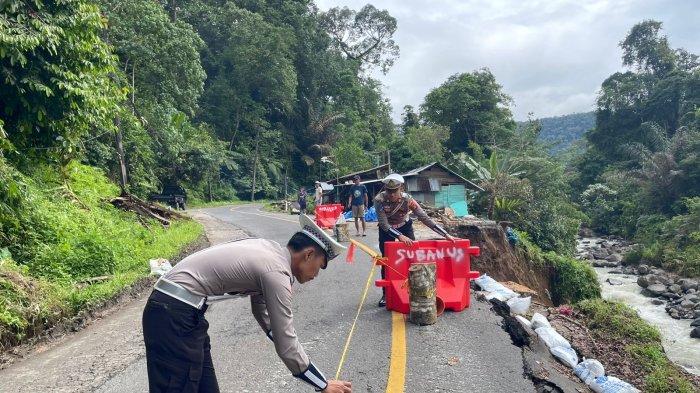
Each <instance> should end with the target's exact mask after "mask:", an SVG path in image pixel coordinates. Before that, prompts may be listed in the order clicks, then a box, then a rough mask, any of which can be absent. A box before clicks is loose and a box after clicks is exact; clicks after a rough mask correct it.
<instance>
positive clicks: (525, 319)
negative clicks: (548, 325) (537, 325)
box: [515, 315, 532, 329]
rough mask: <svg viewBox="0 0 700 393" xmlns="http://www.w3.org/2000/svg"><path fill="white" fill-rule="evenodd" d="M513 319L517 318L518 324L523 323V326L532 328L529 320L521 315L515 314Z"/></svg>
mask: <svg viewBox="0 0 700 393" xmlns="http://www.w3.org/2000/svg"><path fill="white" fill-rule="evenodd" d="M515 319H517V320H518V322H520V324H521V325H523V327H526V328H528V329H532V324H531V323H530V321H528V320H527V318H525V317H523V316H521V315H516V316H515Z"/></svg>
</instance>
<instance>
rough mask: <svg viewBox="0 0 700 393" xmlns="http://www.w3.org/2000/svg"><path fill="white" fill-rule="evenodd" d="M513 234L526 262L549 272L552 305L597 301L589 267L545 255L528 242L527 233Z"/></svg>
mask: <svg viewBox="0 0 700 393" xmlns="http://www.w3.org/2000/svg"><path fill="white" fill-rule="evenodd" d="M516 232H517V234H518V238H519V244H518V245H519V246H520V247H521V248H522V249H523V251H524V252H525V254H526V255H527V259H528V260H529V261H531V262H532V263H534V264H535V265H537V266H545V267H548V268H550V269H551V275H550V285H551V289H552V294H551V295H552V302H554V304H555V305H559V304H565V303H576V302H578V301H581V300H586V299H598V298H600V284H599V283H598V278H597V276H596V273H595V270H593V268H592V267H591V266H590V265H589V264H588V263H586V262H584V261H580V260H578V259H575V258H572V257H569V256H566V255H561V254H557V253H555V252H554V251H549V252H544V251H542V249H540V248H539V247H538V246H537V245H536V244H534V243H533V242H532V241H531V240H530V239H529V237H528V235H527V233H525V232H521V231H516Z"/></svg>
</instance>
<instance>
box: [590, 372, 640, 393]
mask: <svg viewBox="0 0 700 393" xmlns="http://www.w3.org/2000/svg"><path fill="white" fill-rule="evenodd" d="M588 387H589V388H591V390H593V391H594V392H596V393H640V392H641V391H640V390H639V389H637V388H635V387H634V386H632V385H631V384H629V383H627V382H625V381H623V380H621V379H619V378H615V377H607V376H605V375H604V376H602V377H598V378H596V379H595V381H593V383H592V384H590V385H588Z"/></svg>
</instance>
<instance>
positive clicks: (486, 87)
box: [420, 69, 515, 152]
mask: <svg viewBox="0 0 700 393" xmlns="http://www.w3.org/2000/svg"><path fill="white" fill-rule="evenodd" d="M510 102H511V99H510V97H508V96H507V95H506V94H505V93H503V92H502V91H501V86H500V85H499V84H498V83H497V82H496V78H495V77H494V76H493V74H492V73H491V71H489V70H488V69H482V70H479V71H474V72H472V73H463V74H455V75H452V76H451V77H449V78H448V79H447V81H446V82H445V83H443V84H442V85H440V86H439V87H437V88H435V89H433V90H431V91H430V93H428V95H427V96H425V100H424V102H423V104H422V105H421V107H420V108H421V118H422V119H423V120H424V121H425V122H426V123H427V124H434V125H441V126H444V127H448V128H449V129H450V138H449V140H448V142H447V144H446V147H447V148H448V149H450V150H451V151H453V152H464V151H467V150H468V146H469V142H475V143H478V144H480V145H484V146H495V145H505V144H507V143H508V141H509V139H510V137H511V136H512V135H513V130H514V129H515V122H514V121H513V118H512V115H511V112H510V110H509V109H508V107H507V106H508V105H509V104H510Z"/></svg>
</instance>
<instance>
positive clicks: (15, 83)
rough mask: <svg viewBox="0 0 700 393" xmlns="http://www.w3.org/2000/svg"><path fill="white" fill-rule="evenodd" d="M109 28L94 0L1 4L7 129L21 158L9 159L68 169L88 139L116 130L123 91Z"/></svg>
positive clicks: (0, 64)
mask: <svg viewBox="0 0 700 393" xmlns="http://www.w3.org/2000/svg"><path fill="white" fill-rule="evenodd" d="M103 28H104V21H103V19H102V17H101V15H100V12H99V9H98V8H97V6H95V5H93V4H92V3H90V2H88V1H83V0H66V1H60V2H56V1H44V0H33V1H4V2H2V3H1V4H0V69H2V78H1V79H0V101H2V103H3V107H4V108H3V111H2V113H1V114H0V130H1V131H2V133H4V134H6V135H7V140H8V141H9V142H11V143H12V145H13V146H14V149H16V150H17V152H19V153H21V154H13V155H11V156H8V157H9V158H11V159H12V160H14V161H19V160H22V159H26V158H31V157H36V156H47V155H48V156H51V157H53V158H58V159H60V160H61V163H66V162H67V161H68V160H69V159H70V158H71V157H74V156H75V149H76V147H77V146H78V145H79V141H80V140H81V138H84V137H86V136H88V135H90V134H91V133H93V132H103V130H109V129H111V127H112V120H113V115H114V113H115V112H116V109H117V103H118V102H119V100H120V98H121V96H122V93H121V92H120V91H119V90H118V89H117V88H116V87H115V84H114V83H113V82H112V81H111V80H110V74H112V73H113V72H114V71H115V68H114V64H115V58H114V56H112V54H111V52H110V48H109V46H108V45H107V44H105V42H103V41H102V40H101V39H100V32H101V31H102V29H103ZM7 146H8V145H6V146H5V147H7Z"/></svg>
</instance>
